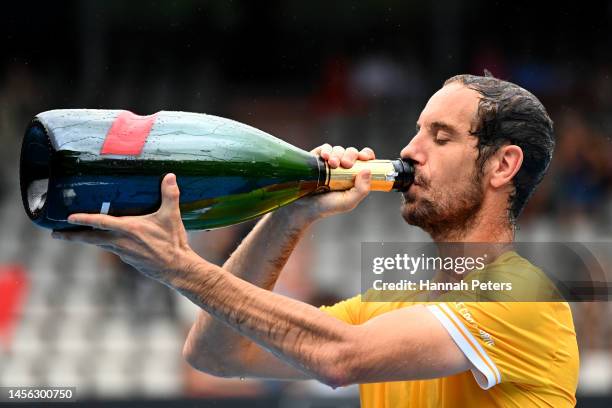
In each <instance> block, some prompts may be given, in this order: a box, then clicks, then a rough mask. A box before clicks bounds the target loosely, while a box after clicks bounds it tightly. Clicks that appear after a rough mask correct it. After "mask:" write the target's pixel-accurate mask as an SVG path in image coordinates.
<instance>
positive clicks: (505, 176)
mask: <svg viewBox="0 0 612 408" xmlns="http://www.w3.org/2000/svg"><path fill="white" fill-rule="evenodd" d="M491 164H492V168H491V179H490V183H491V186H493V187H494V188H499V187H502V186H504V185H506V184H508V183H510V182H511V181H512V178H513V177H514V176H515V175H516V173H518V171H519V169H520V168H521V164H523V150H522V149H521V148H520V147H518V146H516V145H505V146H502V147H500V148H499V150H498V151H497V152H496V153H495V155H494V160H493V161H492V163H491Z"/></svg>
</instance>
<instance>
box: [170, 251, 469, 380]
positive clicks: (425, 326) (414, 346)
mask: <svg viewBox="0 0 612 408" xmlns="http://www.w3.org/2000/svg"><path fill="white" fill-rule="evenodd" d="M184 272H185V273H183V274H181V275H180V276H178V277H177V278H176V279H173V280H172V281H171V282H170V286H172V287H174V288H175V289H177V290H178V291H179V292H180V293H181V294H183V295H184V296H186V297H187V298H189V299H190V300H191V301H193V302H194V303H195V304H197V305H198V306H200V307H201V308H202V309H204V310H206V311H207V312H208V313H209V314H210V315H211V316H214V317H215V318H216V319H218V320H219V321H222V322H224V323H225V324H227V325H229V326H231V327H232V328H233V329H234V330H236V331H238V332H239V333H240V334H242V335H244V336H246V337H248V338H249V339H251V340H252V341H254V342H256V343H257V344H259V345H260V346H261V347H263V348H265V349H266V350H269V351H270V352H271V353H273V354H274V355H275V356H277V357H278V358H279V359H281V360H282V361H284V362H286V363H288V364H290V365H291V366H292V367H294V369H295V370H296V371H298V372H302V373H304V376H305V377H306V378H315V379H317V380H319V381H321V382H323V383H325V384H328V385H330V386H332V387H336V386H343V385H348V384H353V383H367V382H382V381H399V380H413V379H425V378H435V377H444V376H448V375H452V374H456V373H459V372H462V371H466V370H468V369H470V368H471V364H470V362H469V361H468V359H467V358H466V357H465V355H464V354H463V352H462V351H461V350H460V349H459V348H458V347H457V345H456V344H455V343H454V341H453V340H452V339H451V337H450V336H449V334H448V333H447V331H446V329H444V327H443V326H442V325H441V323H439V321H438V320H437V319H436V318H435V317H434V316H433V314H431V312H430V311H428V310H427V309H426V308H425V307H423V306H414V307H408V308H404V309H399V310H396V311H393V312H389V313H386V314H383V315H381V316H378V317H376V318H374V319H372V320H370V321H368V322H366V323H365V324H362V325H355V326H354V325H349V324H347V323H345V322H343V321H340V320H338V319H336V318H334V317H332V316H329V315H327V314H326V313H325V312H323V311H321V310H319V309H318V308H316V307H313V306H310V305H308V304H305V303H302V302H299V301H296V300H294V299H290V298H287V297H284V296H281V295H279V294H276V293H272V292H269V291H266V290H263V289H261V288H258V287H255V286H253V285H251V284H249V283H247V282H245V281H243V280H241V279H238V278H236V277H235V276H233V275H232V274H230V273H228V272H227V271H225V270H223V269H222V268H219V267H217V266H215V265H212V264H210V263H207V262H206V261H203V262H201V263H199V264H198V265H197V266H195V267H193V268H192V269H191V270H189V271H184Z"/></svg>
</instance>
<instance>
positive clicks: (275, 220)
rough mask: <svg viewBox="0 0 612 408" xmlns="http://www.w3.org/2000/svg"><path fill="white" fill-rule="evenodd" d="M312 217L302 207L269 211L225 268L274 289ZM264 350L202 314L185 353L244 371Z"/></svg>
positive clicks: (201, 363) (199, 363)
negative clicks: (255, 355) (244, 362)
mask: <svg viewBox="0 0 612 408" xmlns="http://www.w3.org/2000/svg"><path fill="white" fill-rule="evenodd" d="M311 222H312V219H311V218H310V217H308V213H307V212H306V211H304V210H303V209H301V208H297V209H296V208H282V209H280V210H278V211H276V212H274V213H271V214H267V215H266V216H265V217H264V218H263V219H262V220H261V221H260V222H259V223H257V225H256V226H255V227H254V228H253V230H252V231H251V232H250V233H249V235H248V236H247V237H246V238H245V239H244V240H243V241H242V243H241V244H240V245H239V247H238V248H237V249H236V250H235V251H234V253H233V254H232V256H231V257H230V258H229V259H228V260H227V261H226V262H225V264H224V265H223V268H224V269H225V270H227V271H229V272H231V273H232V274H234V275H235V276H237V277H239V278H241V279H244V280H245V281H247V282H250V283H251V284H253V285H256V286H259V287H261V288H263V289H267V290H272V289H273V287H274V285H275V283H276V280H277V279H278V276H279V275H280V272H281V270H282V269H283V267H284V265H285V263H286V262H287V260H288V258H289V256H290V255H291V253H292V251H293V250H294V248H295V246H296V245H297V243H298V242H299V239H300V237H301V236H302V234H303V232H304V231H305V230H306V229H307V228H308V226H309V225H310V223H311ZM256 353H262V350H260V349H259V348H258V347H257V346H256V345H255V344H253V343H252V342H251V341H250V340H249V339H248V338H245V337H244V336H242V335H240V334H239V333H237V332H236V331H235V330H233V329H232V328H230V327H228V326H227V325H225V324H223V323H221V322H219V321H217V320H216V319H214V318H212V317H211V316H210V315H209V314H208V313H207V312H206V311H204V310H202V311H200V312H199V313H198V316H197V318H196V321H195V323H194V325H193V326H192V328H191V330H190V333H189V336H188V337H187V341H186V343H185V348H184V355H185V357H186V358H187V359H188V360H189V361H190V362H191V363H192V364H193V365H194V366H196V367H198V368H201V369H206V370H208V371H211V372H213V373H216V374H223V375H228V374H230V373H231V372H232V371H241V372H242V371H243V369H242V368H241V367H236V366H242V365H243V361H244V360H247V359H248V358H249V354H256Z"/></svg>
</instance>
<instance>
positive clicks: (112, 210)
mask: <svg viewBox="0 0 612 408" xmlns="http://www.w3.org/2000/svg"><path fill="white" fill-rule="evenodd" d="M366 166H367V167H368V168H370V169H371V171H372V189H373V190H379V191H392V190H403V189H405V188H407V187H408V186H409V185H410V183H411V182H412V166H411V165H410V163H408V162H406V161H402V160H372V161H368V162H357V163H356V164H355V166H354V168H352V169H348V170H347V169H330V168H329V167H328V166H327V164H326V162H325V161H323V160H321V159H320V158H318V157H316V156H314V155H312V154H310V153H308V152H306V151H304V150H302V149H299V148H297V147H295V146H292V145H290V144H288V143H286V142H284V141H282V140H280V139H277V138H275V137H273V136H271V135H269V134H267V133H264V132H262V131H260V130H258V129H255V128H253V127H250V126H247V125H244V124H242V123H239V122H236V121H233V120H229V119H225V118H220V117H216V116H211V115H204V114H197V113H187V112H165V111H162V112H158V113H156V114H153V115H150V116H138V115H135V114H133V113H131V112H128V111H121V110H91V109H65V110H52V111H48V112H43V113H41V114H39V115H37V116H36V117H35V118H34V120H33V121H32V123H31V124H30V125H29V127H28V128H27V130H26V133H25V137H24V141H23V146H22V150H21V162H20V182H21V195H22V199H23V204H24V207H25V210H26V213H27V215H28V216H29V217H30V219H31V220H32V221H34V222H35V223H36V224H38V225H39V226H42V227H46V228H53V229H68V228H74V226H72V225H70V224H68V223H67V222H66V219H67V217H68V215H70V214H73V213H77V212H87V213H105V214H111V215H116V216H122V215H141V214H147V213H150V212H154V211H155V210H156V209H157V208H158V207H159V205H160V200H161V194H160V181H161V179H162V177H163V176H164V174H166V173H170V172H172V173H175V174H176V176H177V183H178V186H179V188H180V190H181V197H180V208H181V215H182V219H183V221H184V224H185V227H186V228H187V229H212V228H217V227H223V226H227V225H231V224H235V223H238V222H242V221H246V220H249V219H252V218H255V217H257V216H260V215H262V214H265V213H267V212H269V211H272V210H274V209H276V208H278V207H281V206H283V205H286V204H289V203H291V202H293V201H295V200H297V199H299V198H300V197H303V196H305V195H308V194H312V193H315V192H324V191H328V190H343V189H347V188H350V187H351V186H352V185H353V179H354V176H355V175H356V174H357V173H358V172H359V170H361V169H363V168H365V167H366Z"/></svg>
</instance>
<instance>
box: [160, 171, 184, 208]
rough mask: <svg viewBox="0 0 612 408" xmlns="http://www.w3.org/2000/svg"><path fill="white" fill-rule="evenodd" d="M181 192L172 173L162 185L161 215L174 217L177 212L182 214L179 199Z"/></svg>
mask: <svg viewBox="0 0 612 408" xmlns="http://www.w3.org/2000/svg"><path fill="white" fill-rule="evenodd" d="M180 195H181V192H180V191H179V188H178V185H177V184H176V176H175V175H174V174H172V173H168V174H166V176H165V177H164V179H163V180H162V183H161V196H162V202H161V206H160V207H159V211H158V212H159V213H162V214H166V215H172V214H174V213H175V212H178V213H179V214H180V209H179V197H180Z"/></svg>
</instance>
